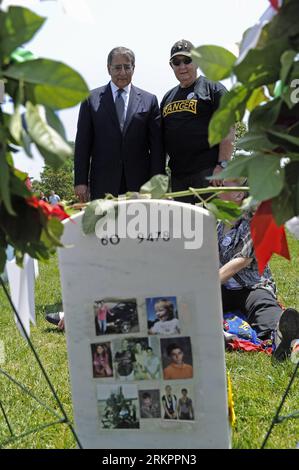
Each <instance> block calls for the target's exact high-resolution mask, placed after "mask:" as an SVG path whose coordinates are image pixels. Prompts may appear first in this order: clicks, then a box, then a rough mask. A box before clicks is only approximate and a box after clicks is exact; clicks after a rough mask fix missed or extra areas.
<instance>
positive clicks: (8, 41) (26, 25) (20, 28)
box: [0, 6, 45, 56]
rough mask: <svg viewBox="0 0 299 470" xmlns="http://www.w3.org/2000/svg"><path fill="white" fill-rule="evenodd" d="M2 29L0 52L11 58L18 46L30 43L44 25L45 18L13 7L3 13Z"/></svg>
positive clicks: (0, 32)
mask: <svg viewBox="0 0 299 470" xmlns="http://www.w3.org/2000/svg"><path fill="white" fill-rule="evenodd" d="M2 15H3V16H2V18H1V29H0V51H1V55H2V56H9V54H11V53H12V52H13V51H14V50H15V49H16V48H17V47H18V46H21V45H22V44H24V43H25V42H28V41H29V40H30V39H32V37H33V36H34V34H35V33H36V32H37V31H38V30H39V29H40V27H41V26H42V25H43V23H44V21H45V18H42V17H41V16H38V15H37V14H36V13H33V11H31V10H29V9H28V8H22V7H18V6H11V7H9V9H8V12H7V13H3V12H2Z"/></svg>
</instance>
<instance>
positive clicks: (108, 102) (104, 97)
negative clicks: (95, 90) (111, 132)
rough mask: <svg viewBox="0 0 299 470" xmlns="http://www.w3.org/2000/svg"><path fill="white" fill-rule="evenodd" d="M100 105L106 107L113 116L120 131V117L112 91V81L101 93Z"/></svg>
mask: <svg viewBox="0 0 299 470" xmlns="http://www.w3.org/2000/svg"><path fill="white" fill-rule="evenodd" d="M99 98H100V103H99V104H100V105H101V106H103V107H104V108H105V110H106V111H107V113H108V114H109V115H110V116H111V119H112V120H113V122H114V124H115V125H116V126H117V128H118V129H119V131H120V127H119V122H118V117H117V114H116V109H115V104H114V101H113V96H112V91H111V86H110V83H108V85H107V86H106V88H105V89H104V91H103V92H102V93H101V94H100V97H99Z"/></svg>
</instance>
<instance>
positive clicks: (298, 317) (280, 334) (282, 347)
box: [217, 179, 299, 361]
mask: <svg viewBox="0 0 299 470" xmlns="http://www.w3.org/2000/svg"><path fill="white" fill-rule="evenodd" d="M245 184H246V181H245V180H244V179H243V181H240V180H238V181H237V180H234V181H233V180H224V181H223V186H236V185H237V186H245ZM245 197H247V194H246V192H245V191H232V192H226V193H222V194H220V195H219V198H221V199H222V200H225V201H233V202H235V203H236V204H238V205H241V204H242V201H243V199H244V198H245ZM250 218H251V214H249V213H246V212H245V213H243V214H242V216H241V217H239V218H238V219H237V220H235V221H233V222H230V223H225V222H223V221H220V222H219V223H218V225H217V235H218V250H219V259H220V269H219V276H220V282H221V294H222V306H223V313H226V312H231V311H233V310H240V311H241V312H242V313H243V314H244V315H245V317H246V321H247V322H248V323H249V325H250V326H251V327H252V328H253V329H254V330H255V331H256V333H257V336H258V338H259V339H261V340H265V339H269V338H272V339H273V351H274V352H273V357H274V358H275V359H276V360H278V361H283V360H285V359H286V358H287V357H289V356H290V354H291V342H292V340H294V339H295V338H299V312H298V311H297V310H295V309H294V308H287V309H286V310H284V311H283V310H282V308H281V307H280V305H279V304H278V302H277V298H276V286H275V282H274V279H273V277H272V273H271V271H270V268H269V266H268V265H267V266H266V268H265V270H264V272H263V274H262V275H260V274H259V272H258V265H257V261H256V258H255V255H254V248H253V241H252V238H251V233H250Z"/></svg>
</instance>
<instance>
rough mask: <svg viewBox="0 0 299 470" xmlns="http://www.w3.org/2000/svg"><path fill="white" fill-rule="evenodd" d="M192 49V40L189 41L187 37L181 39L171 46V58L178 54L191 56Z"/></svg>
mask: <svg viewBox="0 0 299 470" xmlns="http://www.w3.org/2000/svg"><path fill="white" fill-rule="evenodd" d="M191 49H194V46H193V44H192V42H190V41H187V39H180V41H177V42H176V43H175V44H174V45H173V46H172V48H171V51H170V60H171V59H173V57H175V56H176V55H185V56H186V57H191Z"/></svg>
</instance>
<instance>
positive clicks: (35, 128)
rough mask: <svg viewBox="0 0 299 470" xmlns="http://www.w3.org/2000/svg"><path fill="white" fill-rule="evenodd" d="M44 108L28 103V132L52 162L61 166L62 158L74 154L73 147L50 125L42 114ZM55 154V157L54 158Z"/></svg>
mask: <svg viewBox="0 0 299 470" xmlns="http://www.w3.org/2000/svg"><path fill="white" fill-rule="evenodd" d="M42 114H43V113H42V108H41V107H39V106H34V105H33V104H31V103H29V102H27V103H26V122H27V126H28V133H29V135H30V137H31V139H32V140H33V142H35V143H36V145H37V146H38V147H39V148H40V150H41V151H42V153H43V155H44V156H45V158H46V159H49V160H51V164H52V165H55V166H56V167H59V166H60V165H61V163H62V160H64V159H66V158H67V157H69V156H71V155H72V153H73V152H72V148H71V147H70V146H69V145H68V144H67V143H66V142H65V141H64V140H63V139H62V137H61V136H60V135H59V134H58V133H57V132H56V131H55V130H54V129H52V128H51V127H50V126H48V124H47V122H46V121H45V118H44V116H43V115H42ZM53 156H54V157H55V158H53Z"/></svg>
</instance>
